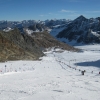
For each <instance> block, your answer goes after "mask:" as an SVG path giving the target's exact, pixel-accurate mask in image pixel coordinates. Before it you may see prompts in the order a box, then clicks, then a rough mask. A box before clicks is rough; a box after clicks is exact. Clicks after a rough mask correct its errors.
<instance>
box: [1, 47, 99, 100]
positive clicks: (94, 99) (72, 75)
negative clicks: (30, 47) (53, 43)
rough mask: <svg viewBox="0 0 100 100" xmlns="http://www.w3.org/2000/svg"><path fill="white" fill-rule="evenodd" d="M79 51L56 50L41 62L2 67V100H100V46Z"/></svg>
mask: <svg viewBox="0 0 100 100" xmlns="http://www.w3.org/2000/svg"><path fill="white" fill-rule="evenodd" d="M78 48H81V49H82V52H69V51H61V50H59V49H57V50H53V49H52V50H51V51H48V52H45V54H46V56H44V57H42V58H41V61H8V62H5V63H0V100H100V74H99V72H100V67H99V65H100V46H99V45H92V46H78ZM83 70H85V71H86V72H85V73H84V75H81V71H83ZM92 71H93V72H92Z"/></svg>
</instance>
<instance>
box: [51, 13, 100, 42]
mask: <svg viewBox="0 0 100 100" xmlns="http://www.w3.org/2000/svg"><path fill="white" fill-rule="evenodd" d="M51 34H52V35H53V36H56V37H57V38H58V39H59V38H60V39H61V40H62V41H65V42H66V41H70V42H71V41H73V40H74V41H75V42H76V43H100V17H98V18H90V19H87V18H85V17H84V16H82V15H81V16H79V17H78V18H76V19H75V20H73V21H71V22H70V23H67V25H66V26H62V25H61V26H60V27H56V28H54V29H53V30H52V31H51ZM63 38H64V39H63Z"/></svg>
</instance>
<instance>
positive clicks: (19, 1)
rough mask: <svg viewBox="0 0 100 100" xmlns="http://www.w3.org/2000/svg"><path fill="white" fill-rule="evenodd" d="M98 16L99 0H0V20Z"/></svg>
mask: <svg viewBox="0 0 100 100" xmlns="http://www.w3.org/2000/svg"><path fill="white" fill-rule="evenodd" d="M80 15H84V16H85V17H87V18H91V17H94V18H96V17H100V0H0V20H9V21H14V20H15V21H20V20H30V19H32V20H46V19H55V18H56V19H75V18H76V17H78V16H80Z"/></svg>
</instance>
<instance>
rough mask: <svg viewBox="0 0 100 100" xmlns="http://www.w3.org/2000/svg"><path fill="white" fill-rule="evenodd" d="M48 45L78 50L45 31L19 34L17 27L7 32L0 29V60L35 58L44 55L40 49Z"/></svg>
mask: <svg viewBox="0 0 100 100" xmlns="http://www.w3.org/2000/svg"><path fill="white" fill-rule="evenodd" d="M49 47H60V48H63V49H66V50H71V51H78V49H75V48H74V47H72V46H69V45H67V44H65V43H62V42H59V41H58V40H56V39H55V38H53V37H52V36H51V35H50V34H49V33H48V32H46V31H44V32H34V33H32V34H31V35H28V34H21V33H20V31H19V30H18V29H14V30H11V31H9V32H4V31H0V61H6V60H36V59H39V57H41V56H43V55H44V54H43V52H42V50H44V49H45V48H49Z"/></svg>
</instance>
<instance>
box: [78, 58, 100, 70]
mask: <svg viewBox="0 0 100 100" xmlns="http://www.w3.org/2000/svg"><path fill="white" fill-rule="evenodd" d="M77 66H84V67H89V66H93V67H98V68H100V60H97V61H90V62H89V61H88V62H81V63H77Z"/></svg>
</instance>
